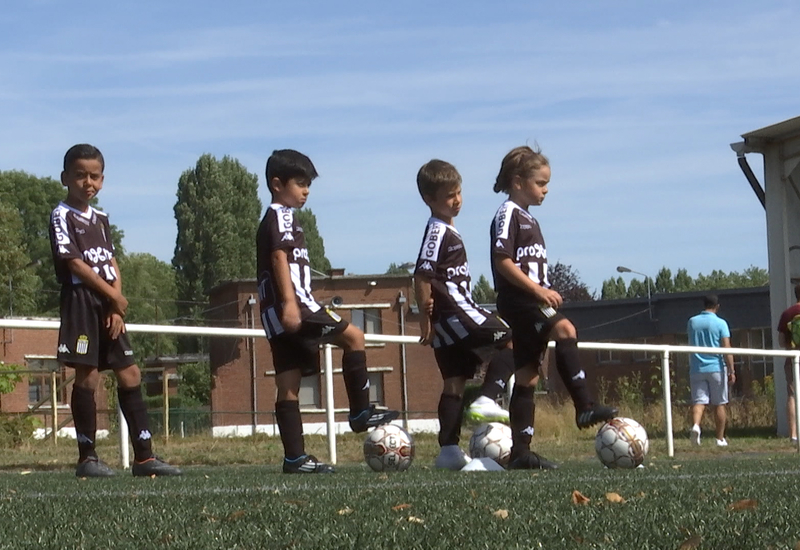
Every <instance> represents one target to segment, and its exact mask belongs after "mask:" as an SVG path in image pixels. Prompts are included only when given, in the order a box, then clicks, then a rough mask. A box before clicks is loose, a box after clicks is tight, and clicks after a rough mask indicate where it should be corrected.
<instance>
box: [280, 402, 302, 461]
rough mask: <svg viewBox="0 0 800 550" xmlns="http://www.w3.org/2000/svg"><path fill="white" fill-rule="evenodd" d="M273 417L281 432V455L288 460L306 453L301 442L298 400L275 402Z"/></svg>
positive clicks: (300, 419)
mask: <svg viewBox="0 0 800 550" xmlns="http://www.w3.org/2000/svg"><path fill="white" fill-rule="evenodd" d="M275 418H276V420H277V421H278V430H279V431H280V432H281V442H282V443H283V455H284V456H285V457H286V458H288V459H289V460H294V459H295V458H298V457H301V456H303V455H304V454H306V448H305V444H304V442H303V419H302V418H301V417H300V403H299V402H298V401H278V402H277V403H275Z"/></svg>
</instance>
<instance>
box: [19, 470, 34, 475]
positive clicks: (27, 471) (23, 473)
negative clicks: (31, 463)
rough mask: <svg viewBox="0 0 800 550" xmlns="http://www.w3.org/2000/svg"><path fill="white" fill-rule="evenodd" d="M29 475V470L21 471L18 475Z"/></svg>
mask: <svg viewBox="0 0 800 550" xmlns="http://www.w3.org/2000/svg"><path fill="white" fill-rule="evenodd" d="M29 473H31V471H30V470H22V471H21V472H20V473H19V475H21V476H26V475H28V474H29Z"/></svg>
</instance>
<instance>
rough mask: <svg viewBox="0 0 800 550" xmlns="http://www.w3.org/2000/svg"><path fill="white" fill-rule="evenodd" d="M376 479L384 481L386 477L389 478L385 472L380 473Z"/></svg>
mask: <svg viewBox="0 0 800 550" xmlns="http://www.w3.org/2000/svg"><path fill="white" fill-rule="evenodd" d="M378 479H380V480H381V481H386V480H387V479H389V476H388V475H387V474H381V475H379V476H378Z"/></svg>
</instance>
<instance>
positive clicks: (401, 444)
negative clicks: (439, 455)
mask: <svg viewBox="0 0 800 550" xmlns="http://www.w3.org/2000/svg"><path fill="white" fill-rule="evenodd" d="M364 460H365V461H366V462H367V465H368V466H369V467H370V468H372V469H373V470H375V471H376V472H402V471H404V470H408V467H409V466H411V462H412V461H413V460H414V440H413V439H412V438H411V435H410V434H409V433H408V432H407V431H405V430H404V429H403V428H401V427H400V426H395V425H394V424H384V425H383V426H378V427H377V428H375V429H374V430H372V431H371V432H370V433H369V435H367V438H366V439H365V440H364Z"/></svg>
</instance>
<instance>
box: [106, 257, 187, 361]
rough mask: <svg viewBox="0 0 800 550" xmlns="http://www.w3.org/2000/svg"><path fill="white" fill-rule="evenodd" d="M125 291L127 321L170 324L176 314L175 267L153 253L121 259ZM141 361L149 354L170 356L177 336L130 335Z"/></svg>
mask: <svg viewBox="0 0 800 550" xmlns="http://www.w3.org/2000/svg"><path fill="white" fill-rule="evenodd" d="M119 267H120V271H121V272H122V282H123V293H124V294H125V297H126V298H127V299H128V312H127V315H126V316H125V321H126V322H127V323H145V324H160V323H165V322H166V323H170V322H172V320H173V319H174V318H175V317H176V316H177V313H178V308H177V305H176V297H177V290H176V287H175V270H174V269H173V267H172V266H171V265H170V264H168V263H166V262H162V261H161V260H159V259H158V258H156V257H155V256H153V255H152V254H140V253H134V254H128V255H126V256H124V257H123V258H122V259H121V260H120V261H119ZM130 338H131V342H132V345H133V349H134V351H135V352H136V355H137V359H138V360H139V362H143V360H144V359H145V358H147V357H154V356H157V355H171V354H174V353H175V352H176V350H177V347H176V339H175V337H174V336H171V335H165V334H155V335H152V334H131V335H130Z"/></svg>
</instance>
